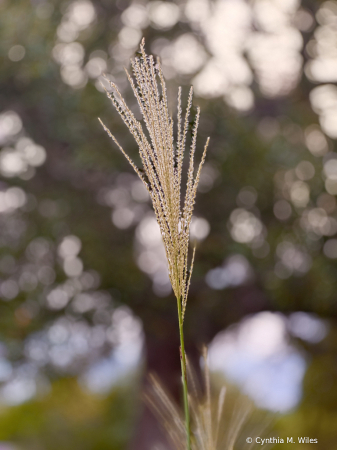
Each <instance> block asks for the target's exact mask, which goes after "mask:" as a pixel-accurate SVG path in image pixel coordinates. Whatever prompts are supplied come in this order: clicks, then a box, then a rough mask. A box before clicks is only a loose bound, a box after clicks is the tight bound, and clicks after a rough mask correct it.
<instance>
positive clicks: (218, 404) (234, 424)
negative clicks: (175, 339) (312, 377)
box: [144, 348, 273, 450]
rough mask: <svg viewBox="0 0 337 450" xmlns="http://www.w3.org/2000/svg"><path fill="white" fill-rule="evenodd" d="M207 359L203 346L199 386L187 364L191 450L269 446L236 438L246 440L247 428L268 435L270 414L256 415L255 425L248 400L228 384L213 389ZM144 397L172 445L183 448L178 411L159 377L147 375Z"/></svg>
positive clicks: (223, 449)
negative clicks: (147, 384) (227, 385)
mask: <svg viewBox="0 0 337 450" xmlns="http://www.w3.org/2000/svg"><path fill="white" fill-rule="evenodd" d="M207 359H208V358H207V349H206V348H205V349H204V351H203V355H202V366H203V367H202V377H201V381H202V385H200V377H198V376H197V375H196V373H195V372H194V370H193V368H192V366H191V364H190V363H189V362H188V364H187V376H188V381H189V383H188V385H189V403H190V407H191V433H192V445H191V450H235V449H245V450H252V449H257V448H263V449H267V448H271V447H272V446H269V445H268V444H264V445H262V443H256V442H254V441H255V440H254V441H253V442H252V443H249V441H247V444H244V445H242V443H241V442H240V441H241V440H242V437H244V439H243V441H246V439H245V438H246V437H247V435H245V432H247V430H250V433H251V434H252V435H255V436H263V435H265V436H270V433H269V431H270V425H271V421H272V420H273V416H271V415H269V414H268V413H266V414H264V415H262V416H261V417H260V418H259V424H256V416H255V417H254V415H255V414H256V410H255V409H254V406H253V403H252V401H251V400H249V399H248V398H247V397H245V396H244V395H242V394H238V393H235V391H233V390H232V388H231V387H230V386H229V387H228V392H227V390H226V387H225V386H224V385H223V386H222V387H221V389H219V390H218V389H215V386H214V384H213V383H212V378H211V374H210V369H209V366H208V362H207ZM213 380H214V379H213ZM144 399H145V401H146V403H147V405H148V406H149V407H150V409H151V410H152V411H153V412H154V414H155V415H156V416H157V417H158V419H159V422H160V423H161V425H162V427H163V428H164V430H165V432H166V434H167V437H168V438H169V440H170V442H171V443H172V445H173V448H174V449H175V450H186V444H185V434H186V430H185V427H184V420H183V415H182V412H181V410H180V408H179V406H177V404H176V403H175V401H174V400H173V399H172V398H171V397H170V395H169V394H168V393H167V392H166V390H165V388H164V387H163V385H162V384H161V383H160V381H159V379H158V378H157V377H155V376H153V375H152V376H150V384H149V386H148V387H147V388H146V391H145V393H144ZM253 419H254V420H253ZM248 436H249V435H248ZM240 438H241V439H240Z"/></svg>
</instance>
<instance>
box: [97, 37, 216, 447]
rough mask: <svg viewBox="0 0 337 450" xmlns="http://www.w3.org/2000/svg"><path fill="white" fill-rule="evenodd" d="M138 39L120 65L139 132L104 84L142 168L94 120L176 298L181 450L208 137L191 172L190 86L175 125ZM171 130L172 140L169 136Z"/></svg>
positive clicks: (154, 64)
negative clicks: (122, 165)
mask: <svg viewBox="0 0 337 450" xmlns="http://www.w3.org/2000/svg"><path fill="white" fill-rule="evenodd" d="M144 45H145V44H144V39H143V40H142V43H141V46H140V53H139V56H137V57H135V58H134V59H132V60H131V66H132V73H133V78H132V76H131V75H130V74H129V72H128V71H127V70H126V69H125V71H126V75H127V77H128V80H129V82H130V85H131V88H132V90H133V93H134V95H135V97H136V99H137V102H138V105H139V108H140V111H141V113H142V116H143V121H144V124H145V127H146V130H147V133H146V132H145V131H144V129H143V126H142V124H141V122H140V121H138V120H137V119H136V118H135V116H134V114H133V113H132V112H131V110H130V109H129V108H128V106H127V104H126V102H125V100H124V99H123V96H122V95H121V93H120V91H119V90H118V87H117V86H116V85H115V84H114V83H113V82H111V81H110V80H107V81H108V82H109V83H110V87H111V92H109V91H108V90H106V93H107V96H108V97H109V99H110V100H111V102H112V104H113V105H114V107H115V108H116V110H117V112H118V113H119V115H120V116H121V118H122V119H123V121H124V123H125V125H126V126H127V127H128V129H129V131H130V133H131V134H132V136H133V137H134V139H135V141H136V143H137V145H138V148H139V155H140V158H141V161H142V165H143V167H142V168H139V167H137V165H136V164H135V163H134V161H133V160H132V159H131V158H130V156H129V155H128V153H127V152H125V150H124V149H123V148H122V146H121V145H120V144H119V143H118V142H117V140H116V138H115V137H114V135H113V134H112V133H111V132H110V130H109V129H108V128H107V127H106V126H105V125H104V123H103V122H102V121H101V120H100V119H99V120H100V122H101V124H102V126H103V128H104V129H105V131H106V132H107V133H108V135H109V136H110V137H111V139H112V140H113V141H114V142H115V144H116V145H117V147H118V148H119V149H120V150H121V152H122V153H123V154H124V156H125V157H126V159H127V160H128V161H129V163H130V164H131V166H132V167H133V169H134V170H135V172H136V173H137V175H138V176H139V178H140V179H141V180H142V182H143V183H144V186H145V187H146V189H147V191H148V192H149V194H150V197H151V200H152V205H153V209H154V212H155V214H156V218H157V222H158V224H159V227H160V232H161V236H162V239H163V243H164V247H165V252H166V258H167V263H168V272H169V277H170V281H171V284H172V289H173V292H174V294H175V297H176V299H177V307H178V321H179V335H180V360H181V372H182V384H183V396H184V411H185V429H186V443H187V450H191V431H190V410H189V404H188V390H187V370H186V369H187V365H186V355H185V343H184V330H183V322H184V316H185V310H186V304H187V297H188V291H189V286H190V282H191V275H192V269H193V262H194V255H195V248H194V250H193V255H192V260H191V263H190V265H189V262H188V253H189V234H190V224H191V219H192V214H193V208H194V203H195V197H196V193H197V187H198V183H199V179H200V172H201V168H202V166H203V163H204V161H205V157H206V151H207V147H208V143H209V138H208V139H207V141H206V144H205V146H204V151H203V154H202V157H201V161H200V163H199V165H198V168H197V170H196V171H195V164H194V163H195V161H194V159H195V151H196V143H197V131H198V125H199V118H200V108H197V111H196V115H195V119H194V120H193V122H192V128H191V122H190V116H191V108H192V98H193V88H192V87H191V88H190V91H189V96H188V101H187V107H186V112H185V117H184V118H183V113H182V106H181V103H182V100H181V88H179V90H178V105H177V106H178V108H177V109H178V110H177V124H176V130H175V129H174V128H175V127H174V122H173V119H172V117H171V116H170V114H169V110H168V100H167V89H166V84H165V80H164V76H163V72H162V68H161V64H160V61H159V59H157V60H155V59H154V57H153V56H152V55H150V56H148V55H147V54H146V53H145V48H144ZM190 129H191V134H192V136H191V141H190V145H189V162H188V167H187V182H186V191H185V197H184V199H183V201H182V199H181V197H182V195H181V191H182V173H183V160H184V154H185V149H186V147H187V135H188V132H189V130H190ZM175 133H176V138H175V136H174V135H175Z"/></svg>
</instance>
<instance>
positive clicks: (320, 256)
mask: <svg viewBox="0 0 337 450" xmlns="http://www.w3.org/2000/svg"><path fill="white" fill-rule="evenodd" d="M336 32H337V2H336V1H325V2H323V1H319V0H302V1H300V0H247V1H244V0H186V1H184V0H181V1H180V0H176V1H146V0H139V1H134V2H130V1H124V0H118V1H112V0H95V1H93V0H92V1H90V0H75V1H44V0H31V1H29V0H15V1H13V0H12V1H10V0H1V1H0V42H1V44H0V56H1V70H0V86H1V89H0V146H1V150H0V299H1V301H0V382H1V384H0V449H1V450H22V449H27V450H56V449H57V450H59V449H61V448H62V449H63V450H67V449H74V448H76V449H81V450H82V449H83V450H105V449H107V450H108V449H109V450H122V449H131V448H132V449H137V450H143V449H147V450H150V449H153V450H154V449H157V450H159V449H163V448H167V447H163V445H164V440H163V437H162V436H161V434H160V431H159V429H158V427H157V426H156V422H155V420H154V419H153V416H152V415H151V414H150V413H149V411H147V410H146V409H145V408H144V405H143V403H142V400H141V390H142V385H143V382H144V381H143V380H144V376H145V374H146V373H148V372H149V371H153V372H156V373H157V374H158V375H159V376H160V378H161V379H162V381H163V383H164V384H165V385H166V386H167V388H168V389H169V390H170V391H171V393H172V394H173V395H174V396H175V397H176V399H177V400H178V399H179V392H180V391H179V390H180V387H179V376H180V375H179V371H180V361H179V352H178V346H179V341H178V328H177V317H176V316H177V313H176V302H175V299H174V296H173V294H172V292H171V288H170V284H169V280H168V275H167V268H166V262H165V256H164V251H163V248H162V244H161V238H160V234H159V230H158V227H157V225H156V221H155V218H154V214H153V212H152V209H151V205H150V202H149V198H148V196H147V193H146V191H145V190H144V189H143V187H142V185H141V183H140V181H139V180H138V179H137V177H136V176H135V174H134V173H133V172H132V169H131V168H130V167H129V166H128V163H127V161H126V160H125V159H124V157H123V155H121V154H120V152H119V150H118V149H117V148H116V147H115V146H114V144H113V143H112V141H110V140H109V138H108V136H107V135H106V134H105V133H104V131H103V130H102V128H101V126H100V124H99V122H98V120H97V118H98V117H101V118H102V119H103V121H104V122H105V123H106V124H107V126H109V127H110V129H111V130H113V132H114V134H115V135H116V137H117V139H118V140H119V141H120V143H121V144H122V146H123V147H124V148H125V149H127V150H128V152H129V154H130V155H131V156H132V157H134V158H135V159H136V160H137V146H136V144H135V142H134V141H133V140H132V138H131V137H130V136H129V134H128V132H127V130H126V128H125V126H124V125H123V124H122V121H121V119H120V118H119V116H118V115H117V113H116V112H115V111H114V109H113V107H112V105H111V104H110V102H109V100H108V99H107V98H106V95H105V93H104V92H102V91H103V88H102V84H101V83H102V82H103V83H104V81H103V78H102V76H101V74H102V72H106V73H107V74H108V77H109V78H111V80H113V81H114V82H115V83H116V84H117V85H118V86H119V88H120V90H121V91H122V93H123V95H124V96H125V98H126V99H127V101H128V104H129V105H130V107H131V109H132V110H133V111H135V112H136V111H137V107H136V102H135V99H134V98H133V96H132V93H131V89H130V87H129V86H128V83H127V81H126V76H125V73H124V71H123V67H129V59H130V57H133V56H134V55H135V52H136V51H137V50H138V47H139V43H140V40H141V38H142V36H145V38H146V48H147V51H148V53H153V54H155V55H158V56H160V58H161V61H162V64H163V69H164V74H165V77H166V79H167V83H168V92H169V98H170V103H171V110H172V113H173V114H174V115H175V107H176V95H177V88H178V86H179V85H181V86H183V92H184V94H183V97H184V101H186V98H187V92H188V86H189V85H190V84H193V85H194V88H195V93H196V98H195V104H196V105H200V107H201V111H202V116H201V124H200V133H199V149H198V152H199V155H200V154H201V150H202V147H203V144H204V141H205V139H206V137H207V136H211V144H210V148H209V152H208V156H207V162H206V164H205V166H204V169H203V172H202V176H201V182H200V188H199V192H198V195H197V204H196V209H195V217H194V219H193V223H192V229H191V234H192V239H193V240H194V241H196V242H197V253H196V262H195V269H194V274H193V278H192V285H191V290H190V297H189V301H188V308H187V313H186V319H185V330H186V340H187V352H188V354H189V355H190V358H191V359H192V361H193V362H194V363H195V364H196V365H197V364H198V361H199V356H200V348H201V346H202V344H207V345H208V346H209V356H210V366H211V369H212V370H213V371H214V373H215V374H216V376H217V377H218V378H221V379H224V380H227V382H228V383H230V384H231V385H233V386H236V389H238V390H240V391H241V392H243V393H245V394H248V395H249V396H250V397H251V398H252V399H253V400H254V402H255V404H256V407H257V408H260V409H262V410H268V411H272V412H277V414H278V415H277V420H276V422H275V424H274V430H275V433H276V435H277V436H280V437H286V436H295V437H297V436H310V437H311V438H317V439H318V441H319V444H318V445H316V448H318V449H324V450H330V449H331V450H333V449H335V448H336V443H337V429H336V426H335V424H336V420H337V376H336V375H337V326H336V315H337V303H336V300H337V297H336V295H337V294H336V292H337V277H336V269H337V237H336V233H337V209H336V197H335V196H336V194H337V153H336V152H335V145H336V141H335V139H336V138H337V86H336V82H337V41H336ZM137 114H138V113H137ZM275 448H281V445H279V446H276V447H275ZM292 448H293V450H296V449H297V448H299V445H295V446H294V445H293V446H292ZM300 448H301V449H306V448H309V446H306V445H305V444H301V446H300Z"/></svg>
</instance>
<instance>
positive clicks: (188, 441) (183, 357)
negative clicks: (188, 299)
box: [177, 298, 191, 450]
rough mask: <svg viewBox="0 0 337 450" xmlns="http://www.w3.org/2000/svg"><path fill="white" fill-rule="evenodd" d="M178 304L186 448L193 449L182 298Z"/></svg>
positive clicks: (178, 299)
mask: <svg viewBox="0 0 337 450" xmlns="http://www.w3.org/2000/svg"><path fill="white" fill-rule="evenodd" d="M177 304H178V319H179V335H180V363H181V375H182V381H183V394H184V412H185V425H186V449H187V450H191V429H190V412H189V406H188V391H187V374H186V354H185V342H184V330H183V316H182V309H181V300H180V298H177Z"/></svg>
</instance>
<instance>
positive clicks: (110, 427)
mask: <svg viewBox="0 0 337 450" xmlns="http://www.w3.org/2000/svg"><path fill="white" fill-rule="evenodd" d="M128 381H129V382H128V383H127V385H119V386H116V388H114V389H113V390H112V391H111V392H110V393H109V395H107V396H104V397H103V396H95V395H93V394H92V393H90V392H88V391H85V390H83V389H81V388H80V386H79V385H78V383H77V380H76V379H73V378H62V379H59V380H57V381H55V382H54V383H53V384H52V385H51V386H50V391H49V392H48V393H47V394H45V395H44V396H43V397H42V398H40V399H39V398H37V399H35V400H32V401H30V402H28V403H25V404H22V405H19V406H15V407H11V408H2V410H1V413H0V415H1V427H0V439H1V440H2V441H15V442H16V443H17V444H18V448H22V449H27V450H28V449H40V448H48V449H55V450H56V449H60V448H64V449H73V448H81V449H102V450H103V449H113V450H119V449H123V448H125V445H126V444H127V442H128V440H129V436H130V432H131V429H132V428H131V425H132V419H133V416H134V413H133V410H134V402H133V400H132V398H131V394H132V390H130V384H129V383H130V381H131V380H128Z"/></svg>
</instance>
